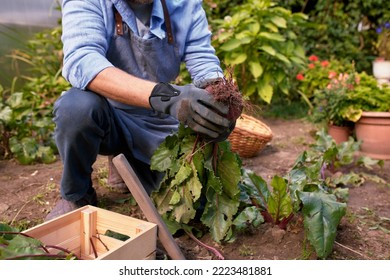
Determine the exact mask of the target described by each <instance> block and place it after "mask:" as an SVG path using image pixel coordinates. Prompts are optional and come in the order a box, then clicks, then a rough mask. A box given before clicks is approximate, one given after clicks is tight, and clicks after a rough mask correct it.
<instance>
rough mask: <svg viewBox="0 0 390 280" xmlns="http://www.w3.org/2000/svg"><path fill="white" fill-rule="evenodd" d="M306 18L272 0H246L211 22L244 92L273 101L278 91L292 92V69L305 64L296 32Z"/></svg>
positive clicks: (223, 55)
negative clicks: (227, 14)
mask: <svg viewBox="0 0 390 280" xmlns="http://www.w3.org/2000/svg"><path fill="white" fill-rule="evenodd" d="M305 20H306V16H305V15H304V14H301V13H291V12H290V11H289V10H287V9H284V8H282V7H278V6H277V5H276V4H275V3H274V2H271V1H269V0H247V1H244V3H243V4H241V5H238V6H236V7H234V8H232V10H231V15H230V16H226V17H225V18H224V19H223V20H222V19H215V20H213V21H212V24H213V27H214V29H215V31H214V34H215V36H214V37H213V44H214V45H215V48H216V51H217V55H218V57H219V58H220V59H221V60H222V61H223V63H225V64H226V65H229V66H232V67H233V68H234V77H235V79H236V81H237V84H238V85H239V88H240V89H241V91H242V93H243V95H245V96H247V97H250V98H251V99H252V101H253V102H257V103H259V102H260V101H265V102H266V103H270V102H271V100H272V96H273V94H274V93H275V92H277V91H278V92H282V93H284V94H288V93H289V89H290V84H291V77H290V72H291V71H292V69H295V68H302V67H303V65H304V64H305V63H306V61H305V56H304V50H303V48H302V47H301V46H300V45H299V44H298V43H297V36H296V34H295V32H294V30H295V29H296V28H297V27H298V26H299V25H300V24H302V23H303V22H304V21H305Z"/></svg>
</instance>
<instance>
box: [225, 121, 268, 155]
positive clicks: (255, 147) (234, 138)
mask: <svg viewBox="0 0 390 280" xmlns="http://www.w3.org/2000/svg"><path fill="white" fill-rule="evenodd" d="M228 140H229V141H230V144H231V149H232V151H233V152H236V153H237V154H238V155H239V156H240V157H246V158H249V157H253V156H255V155H256V154H257V153H258V152H259V151H261V150H262V149H263V148H264V147H265V145H266V144H267V143H268V142H269V141H271V140H272V131H271V129H270V128H269V127H268V126H267V125H266V124H265V123H263V122H261V121H260V120H258V119H256V118H254V117H252V116H249V115H245V114H242V115H241V116H240V117H239V118H238V119H237V122H236V127H235V128H234V130H233V131H232V133H231V134H230V136H229V138H228Z"/></svg>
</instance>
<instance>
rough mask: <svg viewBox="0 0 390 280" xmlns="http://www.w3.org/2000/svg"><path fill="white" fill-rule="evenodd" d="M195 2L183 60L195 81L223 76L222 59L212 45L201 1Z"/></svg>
mask: <svg viewBox="0 0 390 280" xmlns="http://www.w3.org/2000/svg"><path fill="white" fill-rule="evenodd" d="M194 2H196V4H194V5H195V6H194V7H193V9H192V14H191V15H190V16H189V18H191V19H192V24H191V27H190V32H189V33H188V36H187V38H186V43H185V49H184V57H183V58H184V59H183V60H184V62H185V63H186V67H187V70H188V72H189V73H190V74H191V77H192V80H193V81H194V82H197V81H200V80H203V79H211V78H217V77H223V73H222V70H221V67H220V61H219V59H218V57H217V56H216V55H215V49H214V48H213V47H212V45H211V32H210V31H209V28H208V21H207V18H206V14H205V12H204V10H203V8H202V5H201V1H194Z"/></svg>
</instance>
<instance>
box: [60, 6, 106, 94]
mask: <svg viewBox="0 0 390 280" xmlns="http://www.w3.org/2000/svg"><path fill="white" fill-rule="evenodd" d="M101 5H102V4H101V1H92V0H84V1H80V0H78V1H77V0H64V1H63V3H62V13H63V17H62V25H63V33H62V42H63V50H64V65H63V70H62V74H63V76H64V78H65V79H67V80H68V81H69V82H70V83H71V84H72V86H74V87H77V88H80V89H85V88H86V87H87V85H88V84H89V83H90V81H91V80H93V78H94V77H95V76H96V75H97V74H98V73H99V72H101V71H102V70H103V69H105V68H107V67H111V66H112V64H111V63H110V62H109V61H108V60H107V59H106V57H105V56H106V53H107V50H108V46H109V42H108V36H107V30H108V27H107V22H106V21H105V17H104V15H103V13H104V9H102V7H101Z"/></svg>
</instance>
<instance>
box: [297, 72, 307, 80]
mask: <svg viewBox="0 0 390 280" xmlns="http://www.w3.org/2000/svg"><path fill="white" fill-rule="evenodd" d="M296 78H297V80H298V81H303V80H304V79H305V77H304V76H303V74H302V73H299V74H298V75H297V76H296Z"/></svg>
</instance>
